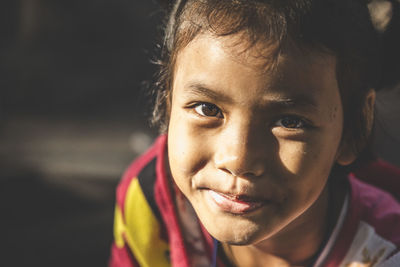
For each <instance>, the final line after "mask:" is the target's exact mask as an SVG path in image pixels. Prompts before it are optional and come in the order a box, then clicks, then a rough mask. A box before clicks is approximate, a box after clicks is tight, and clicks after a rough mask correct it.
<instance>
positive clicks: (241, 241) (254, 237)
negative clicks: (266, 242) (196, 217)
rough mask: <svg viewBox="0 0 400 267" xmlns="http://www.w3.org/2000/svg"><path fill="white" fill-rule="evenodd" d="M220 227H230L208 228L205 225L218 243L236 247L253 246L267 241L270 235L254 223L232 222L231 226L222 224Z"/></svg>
mask: <svg viewBox="0 0 400 267" xmlns="http://www.w3.org/2000/svg"><path fill="white" fill-rule="evenodd" d="M220 225H224V226H225V225H230V227H224V228H223V229H220V228H219V227H207V225H204V226H205V227H206V229H207V230H208V231H209V233H210V234H211V235H212V236H213V237H214V238H215V239H217V240H218V241H220V242H223V243H227V244H229V245H235V246H247V245H252V244H255V243H257V242H259V241H260V240H263V239H265V237H266V236H268V234H265V233H264V231H262V229H260V228H259V226H257V225H254V224H253V223H249V222H247V223H244V222H237V223H234V222H231V223H229V224H227V223H222V224H220Z"/></svg>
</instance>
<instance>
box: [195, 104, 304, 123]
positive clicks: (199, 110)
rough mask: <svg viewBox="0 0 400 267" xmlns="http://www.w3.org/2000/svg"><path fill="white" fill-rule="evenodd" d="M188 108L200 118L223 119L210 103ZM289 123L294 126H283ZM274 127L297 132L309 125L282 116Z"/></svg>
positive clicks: (300, 118) (297, 117)
mask: <svg viewBox="0 0 400 267" xmlns="http://www.w3.org/2000/svg"><path fill="white" fill-rule="evenodd" d="M189 108H191V109H193V110H194V112H196V113H197V114H198V115H199V116H202V117H212V118H213V117H215V118H223V117H224V116H223V114H222V111H221V109H220V108H219V107H217V106H216V105H214V104H211V103H207V102H200V103H195V104H193V105H192V106H190V107H189ZM202 108H208V109H209V111H211V112H213V114H206V113H204V110H202ZM290 123H292V124H293V123H294V124H295V125H294V126H289V125H286V126H285V124H290ZM274 126H275V127H276V126H277V127H282V128H284V129H288V130H299V129H305V128H308V127H309V126H310V124H309V123H308V122H307V121H306V120H305V119H303V118H302V117H300V116H297V115H284V116H282V117H280V118H279V119H278V120H276V121H275V123H274Z"/></svg>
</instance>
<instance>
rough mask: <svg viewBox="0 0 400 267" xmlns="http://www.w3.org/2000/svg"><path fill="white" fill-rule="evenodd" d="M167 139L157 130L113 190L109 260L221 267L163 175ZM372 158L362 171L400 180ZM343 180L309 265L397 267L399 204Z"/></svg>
mask: <svg viewBox="0 0 400 267" xmlns="http://www.w3.org/2000/svg"><path fill="white" fill-rule="evenodd" d="M166 139H167V137H166V135H162V136H160V137H159V138H158V139H157V140H156V141H155V143H154V145H153V146H152V147H151V148H150V149H149V150H148V151H147V152H146V153H145V154H144V155H142V156H141V157H140V158H139V159H137V160H136V161H135V162H134V163H133V164H132V165H131V166H130V167H129V168H128V169H127V171H126V172H125V174H124V176H123V178H122V180H121V183H120V184H119V186H118V188H117V196H116V198H117V199H116V208H115V222H114V238H115V239H114V242H113V245H112V251H111V259H110V266H111V267H120V266H127V267H130V266H179V267H183V266H224V263H223V261H222V260H221V259H220V257H218V258H216V255H217V253H216V250H217V244H218V242H217V241H216V240H215V239H213V238H212V237H211V236H210V234H208V233H207V231H206V230H205V229H204V227H203V226H202V225H201V222H200V221H199V220H198V218H197V216H196V214H195V212H194V210H193V208H192V207H191V205H190V203H189V202H188V201H187V200H186V198H185V197H184V196H183V195H182V193H181V192H180V191H179V189H177V188H176V186H175V185H174V183H173V182H172V181H171V180H170V179H169V178H168V175H167V170H166V168H165V163H166V158H165V157H166V156H165V155H166V153H165V151H166ZM374 164H375V165H376V166H375V167H372V169H370V170H369V171H368V172H367V174H370V173H373V174H374V175H375V176H376V175H377V173H376V171H375V172H374V171H373V170H379V168H382V171H383V172H384V173H385V175H386V177H385V179H384V180H385V181H388V180H390V179H399V180H400V172H398V170H397V169H396V168H393V167H390V168H392V169H390V168H389V169H390V171H387V170H388V168H387V166H388V165H386V163H381V164H380V163H379V162H378V163H374ZM385 166H386V167H385ZM385 170H386V171H385ZM364 174H365V173H364ZM390 175H391V176H392V177H388V176H390ZM367 176H368V175H367ZM372 180H373V179H372ZM374 181H379V179H376V178H375V180H374ZM349 183H350V192H349V194H348V196H347V200H346V201H345V202H344V203H345V204H344V205H343V208H342V211H341V216H339V219H338V222H337V223H336V226H335V228H334V230H333V232H332V234H331V237H330V238H329V239H328V241H327V243H326V245H325V248H324V249H323V250H322V251H321V253H320V255H319V257H318V258H317V260H316V262H315V264H316V266H324V267H325V266H326V267H333V266H352V265H351V264H352V263H353V264H354V263H356V262H364V263H368V262H369V263H375V264H377V265H373V266H384V267H388V266H389V267H390V266H400V253H399V248H400V204H399V203H398V202H397V201H396V200H395V199H394V198H393V197H392V196H391V195H389V194H388V193H386V192H384V191H382V190H380V189H378V188H376V187H373V186H371V185H369V184H366V183H364V182H362V181H360V180H359V179H358V178H356V176H355V175H354V174H352V175H350V176H349ZM388 259H389V260H388ZM213 262H216V263H213ZM371 266H372V265H371Z"/></svg>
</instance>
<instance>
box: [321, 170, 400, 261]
mask: <svg viewBox="0 0 400 267" xmlns="http://www.w3.org/2000/svg"><path fill="white" fill-rule="evenodd" d="M349 181H350V190H351V192H350V203H349V210H348V213H347V215H346V219H345V221H344V224H343V227H342V229H341V231H340V233H339V236H338V238H337V240H336V243H335V245H334V246H333V248H332V251H331V253H330V254H329V255H328V257H327V259H326V261H325V264H324V266H325V267H336V266H339V265H340V263H341V262H342V260H343V259H344V257H345V256H346V253H347V251H348V250H349V248H350V245H351V243H352V241H353V239H354V236H355V234H356V232H357V229H358V224H359V222H360V221H364V222H366V223H368V224H369V225H371V226H372V227H374V229H375V231H376V233H377V234H379V235H380V236H382V237H383V238H385V239H386V240H389V241H390V242H392V243H394V244H395V245H396V246H397V248H399V246H400V227H398V226H399V225H400V204H399V203H398V202H397V201H396V200H395V199H394V198H393V197H392V196H391V195H390V194H389V193H386V192H384V191H382V190H381V189H378V188H376V187H373V186H371V185H369V184H367V183H364V182H362V181H360V180H358V179H357V178H356V177H355V176H354V175H350V176H349Z"/></svg>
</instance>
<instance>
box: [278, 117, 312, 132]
mask: <svg viewBox="0 0 400 267" xmlns="http://www.w3.org/2000/svg"><path fill="white" fill-rule="evenodd" d="M287 118H289V119H295V120H299V122H300V123H301V126H299V127H285V126H284V125H283V124H282V123H279V122H282V120H284V119H287ZM273 126H277V127H282V128H284V129H287V130H292V131H294V130H303V129H307V128H312V127H313V126H312V123H311V121H310V120H308V119H306V118H304V117H302V116H299V115H293V114H286V115H283V116H280V117H279V118H277V119H276V120H275V121H274V124H273Z"/></svg>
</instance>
